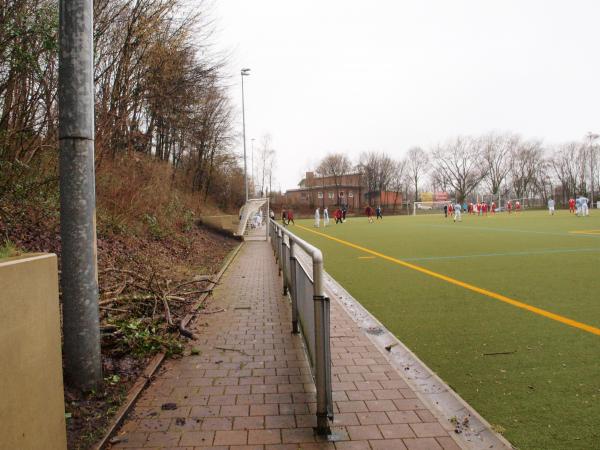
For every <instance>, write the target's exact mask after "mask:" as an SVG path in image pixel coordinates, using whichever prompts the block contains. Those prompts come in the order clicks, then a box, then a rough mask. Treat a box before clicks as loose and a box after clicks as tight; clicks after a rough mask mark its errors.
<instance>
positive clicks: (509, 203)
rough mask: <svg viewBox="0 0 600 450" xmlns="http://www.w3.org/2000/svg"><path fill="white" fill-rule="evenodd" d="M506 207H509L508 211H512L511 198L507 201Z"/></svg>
mask: <svg viewBox="0 0 600 450" xmlns="http://www.w3.org/2000/svg"><path fill="white" fill-rule="evenodd" d="M506 209H508V213H509V214H510V213H511V212H512V202H511V201H510V200H509V201H507V202H506Z"/></svg>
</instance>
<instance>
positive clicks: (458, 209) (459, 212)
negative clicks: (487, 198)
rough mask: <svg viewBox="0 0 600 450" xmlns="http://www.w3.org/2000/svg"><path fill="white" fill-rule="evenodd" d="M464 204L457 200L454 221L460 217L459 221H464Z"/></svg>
mask: <svg viewBox="0 0 600 450" xmlns="http://www.w3.org/2000/svg"><path fill="white" fill-rule="evenodd" d="M461 213H462V206H461V205H460V203H458V202H456V204H455V205H454V222H456V220H457V219H458V221H459V222H462V214H461Z"/></svg>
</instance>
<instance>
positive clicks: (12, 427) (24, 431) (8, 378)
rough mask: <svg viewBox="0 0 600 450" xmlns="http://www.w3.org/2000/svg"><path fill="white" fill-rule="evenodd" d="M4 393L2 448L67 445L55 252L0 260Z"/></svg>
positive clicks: (53, 449)
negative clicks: (53, 253)
mask: <svg viewBox="0 0 600 450" xmlns="http://www.w3.org/2000/svg"><path fill="white" fill-rule="evenodd" d="M0 395H1V396H2V397H1V398H0V449H19V450H28V449H32V450H33V449H48V450H63V449H66V447H67V442H66V431H65V409H64V400H63V380H62V358H61V337H60V312H59V303H58V270H57V262H56V255H47V254H36V255H26V256H21V257H16V258H7V259H3V260H0Z"/></svg>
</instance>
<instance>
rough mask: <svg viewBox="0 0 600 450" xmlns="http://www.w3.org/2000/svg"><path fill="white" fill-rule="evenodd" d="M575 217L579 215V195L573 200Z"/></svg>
mask: <svg viewBox="0 0 600 450" xmlns="http://www.w3.org/2000/svg"><path fill="white" fill-rule="evenodd" d="M575 215H577V216H580V215H581V195H578V196H577V198H576V199H575Z"/></svg>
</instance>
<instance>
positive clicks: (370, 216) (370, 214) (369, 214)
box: [365, 205, 373, 223]
mask: <svg viewBox="0 0 600 450" xmlns="http://www.w3.org/2000/svg"><path fill="white" fill-rule="evenodd" d="M365 215H366V216H367V219H369V223H373V208H371V206H370V205H368V206H367V207H366V208H365Z"/></svg>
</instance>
